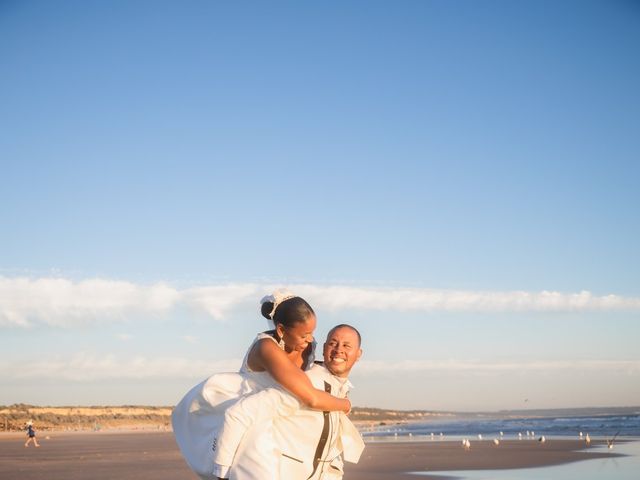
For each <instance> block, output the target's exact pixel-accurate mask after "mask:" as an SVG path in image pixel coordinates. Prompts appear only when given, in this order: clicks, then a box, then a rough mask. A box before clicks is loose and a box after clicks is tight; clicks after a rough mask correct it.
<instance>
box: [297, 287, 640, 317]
mask: <svg viewBox="0 0 640 480" xmlns="http://www.w3.org/2000/svg"><path fill="white" fill-rule="evenodd" d="M295 291H296V292H299V293H300V295H302V296H307V297H309V298H313V300H314V302H315V303H316V304H317V305H321V306H323V307H324V308H328V309H331V310H342V309H362V310H396V311H422V312H431V311H438V312H442V311H451V312H507V311H510V312H524V311H533V312H552V311H557V312H567V311H598V310H602V311H610V310H640V298H636V297H621V296H617V295H605V296H596V295H592V294H591V293H590V292H587V291H582V292H579V293H561V292H552V291H542V292H525V291H510V292H509V291H507V292H503V291H467V290H438V289H429V288H388V287H386V288H364V287H346V286H328V287H327V286H313V285H299V286H298V287H296V288H295Z"/></svg>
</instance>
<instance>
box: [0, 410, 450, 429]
mask: <svg viewBox="0 0 640 480" xmlns="http://www.w3.org/2000/svg"><path fill="white" fill-rule="evenodd" d="M172 408H173V407H153V406H139V405H124V406H117V407H113V406H91V407H70V406H69V407H41V406H34V405H26V404H15V405H9V406H0V431H16V430H23V429H24V426H25V424H26V423H27V422H28V421H33V423H34V425H35V427H36V428H37V429H38V430H100V429H113V428H145V429H168V428H169V427H170V425H171V418H170V417H171V410H172ZM444 415H452V414H444V413H434V412H428V411H424V410H409V411H398V410H385V409H380V408H358V407H354V408H353V410H352V412H351V414H350V418H351V419H352V420H354V421H356V422H366V423H369V422H372V423H373V422H378V423H379V422H383V423H393V422H408V421H426V420H429V419H433V418H438V417H441V416H444Z"/></svg>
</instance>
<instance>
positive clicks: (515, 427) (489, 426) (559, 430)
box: [361, 414, 640, 478]
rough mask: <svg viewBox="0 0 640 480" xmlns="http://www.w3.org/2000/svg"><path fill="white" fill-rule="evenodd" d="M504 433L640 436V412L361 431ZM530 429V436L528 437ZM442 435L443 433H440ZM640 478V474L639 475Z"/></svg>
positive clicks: (368, 434) (385, 435)
mask: <svg viewBox="0 0 640 480" xmlns="http://www.w3.org/2000/svg"><path fill="white" fill-rule="evenodd" d="M500 432H503V434H504V437H503V438H505V439H509V438H510V439H513V438H519V436H518V434H519V433H521V434H522V438H523V439H526V438H533V437H534V436H535V437H536V438H538V437H540V436H542V435H544V436H546V437H562V438H579V433H580V432H582V433H583V435H585V436H586V434H587V433H588V434H589V436H590V437H591V438H594V439H596V438H599V439H603V438H612V437H613V436H614V435H616V434H618V437H640V414H634V415H591V416H567V417H531V418H504V417H503V418H497V417H491V416H486V417H484V416H480V417H473V418H454V419H450V420H433V421H429V422H424V423H411V424H404V425H381V426H376V427H374V428H370V429H364V430H363V431H362V432H361V433H362V435H363V437H365V439H367V438H368V439H369V440H370V441H375V440H376V439H379V440H385V439H389V437H393V438H395V437H412V439H413V440H418V439H420V438H424V437H427V438H431V434H433V435H434V438H436V439H438V438H446V437H449V438H451V437H453V438H463V437H469V438H474V437H477V436H478V434H480V435H482V436H483V437H484V438H487V439H491V438H499V437H500ZM527 432H529V434H530V436H529V437H527ZM440 434H442V436H441V435H440ZM638 478H640V475H639V476H638Z"/></svg>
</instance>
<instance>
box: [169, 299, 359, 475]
mask: <svg viewBox="0 0 640 480" xmlns="http://www.w3.org/2000/svg"><path fill="white" fill-rule="evenodd" d="M261 304H262V307H261V310H262V315H263V316H265V317H266V318H268V319H269V320H271V321H273V324H274V327H275V328H274V329H273V330H269V331H267V332H263V333H260V334H258V336H257V337H256V339H255V340H254V341H253V343H252V344H251V345H250V347H249V350H248V351H247V354H246V355H245V358H244V360H243V362H242V367H241V368H240V371H239V372H238V373H219V374H215V375H213V376H211V377H209V378H208V379H207V380H205V381H203V382H202V383H200V384H199V385H196V386H195V387H194V388H192V389H191V390H190V391H189V392H188V393H187V395H186V396H185V397H184V398H183V399H182V400H181V401H180V403H179V404H178V405H177V406H176V408H175V409H174V412H173V415H172V423H173V431H174V435H175V437H176V441H177V443H178V445H179V447H180V450H181V452H182V454H183V456H184V457H185V459H186V461H187V463H188V464H189V466H190V467H191V468H192V469H193V470H194V471H195V472H196V473H197V474H199V475H200V476H201V477H202V478H204V479H209V480H214V479H230V480H274V479H281V480H306V479H313V480H330V479H340V478H342V475H343V461H349V462H354V463H355V462H357V461H358V460H359V458H360V455H361V453H362V450H363V448H364V443H363V441H362V438H361V437H360V434H359V433H358V431H357V430H356V428H355V427H354V426H353V424H352V423H351V421H350V420H349V419H348V418H347V416H346V415H345V413H348V412H349V411H350V410H351V403H350V402H349V400H348V398H347V393H348V391H349V388H350V387H351V383H350V382H349V379H348V376H349V372H350V371H351V368H352V367H353V365H354V364H355V362H357V361H358V359H359V358H360V356H361V354H362V350H361V348H360V344H361V338H360V333H359V332H358V331H357V330H356V329H355V328H354V327H352V326H350V325H346V324H341V325H337V326H335V327H334V328H332V329H331V330H330V331H329V334H328V335H327V339H326V341H325V343H324V345H323V358H324V362H316V361H315V341H314V339H313V332H314V330H315V328H316V315H315V313H314V311H313V309H312V308H311V306H310V305H309V304H308V303H307V302H306V301H305V300H304V299H302V298H300V297H297V296H295V295H293V294H291V293H289V292H284V291H276V292H274V294H273V295H269V296H268V297H265V298H263V300H262V302H261Z"/></svg>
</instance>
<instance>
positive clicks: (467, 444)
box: [387, 430, 620, 450]
mask: <svg viewBox="0 0 640 480" xmlns="http://www.w3.org/2000/svg"><path fill="white" fill-rule="evenodd" d="M387 431H389V430H387ZM619 433H620V432H617V433H616V434H615V435H614V436H613V437H612V438H608V437H607V438H606V442H607V448H608V449H609V450H611V449H612V448H613V444H614V442H615V440H616V438H617V437H618V434H619ZM393 435H394V436H395V437H398V433H397V432H396V433H394V434H393ZM409 437H413V434H412V433H409ZM430 437H431V440H435V439H436V437H437V438H438V439H439V440H444V438H445V436H444V433H442V432H440V434H439V435H436V434H435V433H433V432H432V433H431V434H430ZM578 437H579V439H580V440H581V441H583V442H584V443H585V444H586V445H587V446H589V445H591V437H590V436H589V433H586V434H584V433H583V432H580V433H579V434H578ZM524 438H526V439H528V440H537V441H538V442H539V443H546V441H547V438H546V437H545V436H544V435H541V436H539V437H537V438H536V432H534V431H529V430H527V431H526V432H524V434H523V433H522V432H519V433H518V440H522V439H524ZM503 439H504V432H500V435H499V437H494V438H493V439H492V442H493V444H494V445H495V446H499V445H500V442H501V441H502V440H503ZM478 440H479V441H482V440H483V436H482V434H481V433H479V434H478ZM462 447H463V448H464V449H465V450H471V440H469V438H463V439H462Z"/></svg>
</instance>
